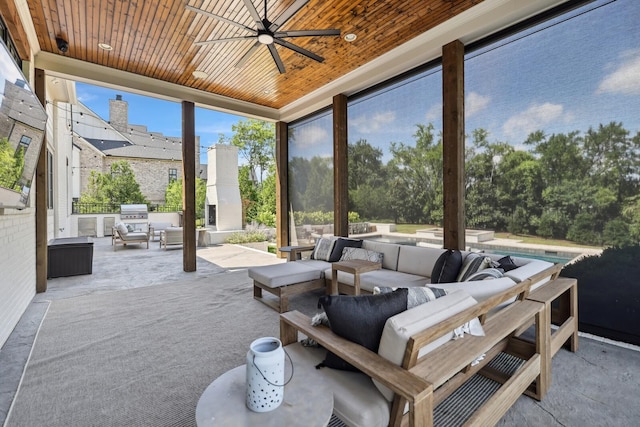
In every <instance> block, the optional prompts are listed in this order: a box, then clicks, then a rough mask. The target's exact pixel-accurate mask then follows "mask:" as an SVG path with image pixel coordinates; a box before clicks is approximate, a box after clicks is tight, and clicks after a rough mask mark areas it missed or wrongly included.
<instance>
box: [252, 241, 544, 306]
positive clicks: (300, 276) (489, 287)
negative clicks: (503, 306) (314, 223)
mask: <svg viewBox="0 0 640 427" xmlns="http://www.w3.org/2000/svg"><path fill="white" fill-rule="evenodd" d="M339 240H351V239H339ZM351 241H353V240H351ZM336 245H337V244H336ZM361 245H362V246H361V249H364V250H366V251H369V252H372V253H378V254H382V262H381V264H382V265H381V268H380V269H378V270H374V271H369V272H365V273H362V274H359V286H354V284H355V283H354V282H355V275H354V274H350V273H346V272H343V271H337V279H338V280H337V281H338V283H337V284H336V285H337V292H339V293H343V294H352V295H359V294H361V293H363V294H366V293H373V291H374V288H375V287H376V286H378V287H394V288H405V287H415V286H424V285H427V284H430V283H431V282H432V280H431V274H432V272H433V268H434V265H435V263H436V261H437V260H438V258H439V257H440V256H441V255H442V253H443V252H445V251H446V250H445V249H436V248H429V247H421V246H409V245H400V244H393V243H382V242H375V241H370V240H364V241H362V243H361ZM316 246H317V244H316ZM314 248H315V247H314V246H306V247H298V248H289V249H288V250H290V251H292V252H291V253H290V254H289V259H290V260H297V259H299V260H297V261H295V262H288V263H284V264H276V265H270V266H260V267H253V268H250V269H249V271H248V274H249V277H250V278H252V279H253V284H254V298H256V299H257V300H259V301H261V302H264V303H265V304H267V305H270V306H271V307H273V308H275V309H276V310H278V311H279V312H281V313H282V312H285V311H287V310H288V298H289V297H290V296H291V295H295V294H298V293H301V292H308V291H310V290H313V289H320V288H323V287H326V288H327V290H328V293H332V292H331V288H332V273H333V271H332V262H330V261H324V260H320V259H300V258H301V257H300V256H299V255H298V254H299V253H301V252H304V251H310V250H314ZM336 249H338V250H339V252H342V251H343V249H344V246H340V247H335V246H334V252H335V251H336ZM461 254H462V258H463V260H464V259H465V258H466V257H468V256H469V255H470V254H471V252H468V251H461ZM340 255H341V253H340V254H335V253H334V254H333V258H331V257H329V258H328V259H330V260H335V261H334V262H337V261H339V258H340ZM482 255H483V256H486V257H489V258H491V259H492V260H493V261H498V260H499V259H501V258H503V257H504V256H503V255H496V254H482ZM511 259H512V260H513V261H514V262H515V264H516V266H517V268H515V269H513V270H510V271H506V272H505V273H504V276H503V277H500V278H494V279H488V280H482V282H481V284H480V283H478V282H466V281H465V282H452V283H438V285H437V287H439V288H442V289H445V290H446V291H453V290H457V289H464V290H466V291H467V292H468V293H469V295H471V296H472V297H473V298H475V299H476V300H478V301H483V300H485V299H487V298H488V297H490V296H492V295H495V294H496V293H498V292H501V291H503V290H506V289H509V288H510V287H512V286H514V285H515V284H517V283H520V282H522V281H523V280H525V279H527V278H529V277H531V276H532V275H534V274H536V273H538V272H540V271H543V270H545V269H548V268H550V267H552V266H553V263H550V262H546V261H541V260H535V259H529V258H520V257H512V258H511ZM548 280H549V277H543V278H541V279H540V280H539V281H537V282H536V283H533V284H532V287H531V290H534V289H536V288H537V287H538V286H540V285H541V284H542V283H544V282H546V281H548ZM262 291H267V292H269V293H271V294H273V295H275V296H276V300H275V301H274V299H273V298H268V297H265V296H263V294H262ZM335 291H336V290H335V289H334V291H333V293H336V292H335Z"/></svg>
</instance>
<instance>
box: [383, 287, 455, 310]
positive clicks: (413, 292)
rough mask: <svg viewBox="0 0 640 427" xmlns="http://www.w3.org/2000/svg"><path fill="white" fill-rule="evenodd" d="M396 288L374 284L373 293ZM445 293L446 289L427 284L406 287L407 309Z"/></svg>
mask: <svg viewBox="0 0 640 427" xmlns="http://www.w3.org/2000/svg"><path fill="white" fill-rule="evenodd" d="M396 289H397V288H391V287H388V286H376V287H375V288H373V294H374V295H377V294H387V293H389V292H393V291H395V290H396ZM446 294H447V291H445V290H444V289H441V288H431V287H429V286H414V287H412V288H407V310H409V309H411V308H413V307H415V306H417V305H420V304H426V303H428V302H429V301H435V300H436V298H440V297H443V296H445V295H446Z"/></svg>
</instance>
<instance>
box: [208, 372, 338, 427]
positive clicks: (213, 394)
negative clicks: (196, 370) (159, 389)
mask: <svg viewBox="0 0 640 427" xmlns="http://www.w3.org/2000/svg"><path fill="white" fill-rule="evenodd" d="M290 372H291V371H290V368H289V366H287V369H286V371H285V380H286V379H287V378H289V375H290ZM245 379H246V365H242V366H238V367H237V368H234V369H232V370H230V371H227V372H225V373H224V374H222V375H221V376H220V377H218V378H217V379H216V380H215V381H213V382H212V383H211V384H209V386H208V387H207V389H206V390H205V391H204V393H202V396H200V400H198V406H196V424H197V425H198V427H212V426H234V427H236V426H238V427H240V426H251V427H253V426H265V427H267V426H274V427H275V426H277V427H282V426H287V427H292V426H304V427H315V426H318V427H324V426H326V425H327V424H329V420H331V414H332V412H333V393H332V392H331V390H330V389H329V387H328V386H327V385H326V384H325V383H324V381H323V380H322V378H321V377H320V376H319V375H305V376H303V375H301V374H298V375H296V374H295V372H294V376H293V378H292V379H291V382H289V384H287V385H286V386H285V388H284V399H283V402H282V404H280V406H279V407H277V408H276V409H274V410H273V411H269V412H253V411H251V410H250V409H249V408H247V405H246V402H245V400H246V385H245Z"/></svg>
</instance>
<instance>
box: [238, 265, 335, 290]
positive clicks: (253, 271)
mask: <svg viewBox="0 0 640 427" xmlns="http://www.w3.org/2000/svg"><path fill="white" fill-rule="evenodd" d="M322 274H323V272H322V270H317V269H314V268H311V267H308V266H306V265H304V264H303V263H301V262H286V263H284V264H273V265H264V266H260V267H251V268H250V269H249V277H251V278H252V279H253V280H255V281H256V282H258V283H261V284H263V285H265V286H268V287H270V288H278V287H280V286H287V285H292V284H294V283H301V282H308V281H311V280H317V279H320V278H322Z"/></svg>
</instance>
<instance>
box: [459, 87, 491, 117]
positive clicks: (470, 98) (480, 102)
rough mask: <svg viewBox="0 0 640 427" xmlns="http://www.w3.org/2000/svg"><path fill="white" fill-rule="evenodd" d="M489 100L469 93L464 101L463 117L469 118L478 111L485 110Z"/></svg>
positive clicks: (477, 94)
mask: <svg viewBox="0 0 640 427" xmlns="http://www.w3.org/2000/svg"><path fill="white" fill-rule="evenodd" d="M490 101H491V98H490V97H488V96H482V95H480V94H479V93H477V92H470V93H469V94H468V95H467V99H466V100H465V105H464V115H465V117H467V118H469V117H471V116H473V115H474V114H477V113H479V112H480V111H482V110H484V109H485V108H487V105H489V102H490Z"/></svg>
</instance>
